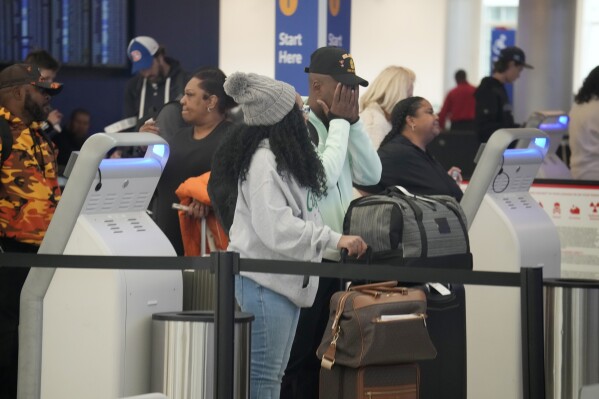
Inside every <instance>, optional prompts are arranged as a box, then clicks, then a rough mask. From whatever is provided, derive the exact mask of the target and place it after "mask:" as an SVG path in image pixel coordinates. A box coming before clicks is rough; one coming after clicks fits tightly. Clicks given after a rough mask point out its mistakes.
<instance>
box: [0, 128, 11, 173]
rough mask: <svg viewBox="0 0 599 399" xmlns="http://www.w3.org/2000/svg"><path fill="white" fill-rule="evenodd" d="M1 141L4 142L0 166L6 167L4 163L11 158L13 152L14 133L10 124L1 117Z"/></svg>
mask: <svg viewBox="0 0 599 399" xmlns="http://www.w3.org/2000/svg"><path fill="white" fill-rule="evenodd" d="M0 141H1V142H2V154H1V155H0V166H2V165H4V162H5V161H6V160H7V159H8V157H9V156H10V153H11V152H12V143H13V138H12V132H11V131H10V126H9V125H8V122H7V121H6V119H4V118H3V117H0Z"/></svg>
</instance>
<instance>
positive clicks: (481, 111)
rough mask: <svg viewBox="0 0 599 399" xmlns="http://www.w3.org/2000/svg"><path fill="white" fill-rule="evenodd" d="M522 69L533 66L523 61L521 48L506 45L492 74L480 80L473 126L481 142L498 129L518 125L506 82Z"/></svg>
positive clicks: (514, 78)
mask: <svg viewBox="0 0 599 399" xmlns="http://www.w3.org/2000/svg"><path fill="white" fill-rule="evenodd" d="M524 68H528V69H533V67H532V66H531V65H529V64H527V63H526V55H525V54H524V51H522V49H521V48H519V47H515V46H512V47H505V48H504V49H502V50H501V52H500V53H499V56H498V58H497V61H495V63H494V64H493V73H492V74H491V76H487V77H486V78H484V79H483V80H481V82H480V85H479V86H478V88H477V89H476V91H475V92H474V97H475V98H476V112H475V116H474V126H475V130H476V133H477V135H478V139H479V141H480V142H481V143H486V142H487V141H488V140H489V138H490V137H491V135H492V134H493V133H494V132H495V131H496V130H498V129H504V128H507V129H509V128H515V127H519V125H518V124H516V123H515V122H514V116H513V115H512V104H511V101H510V99H509V97H508V94H507V91H506V89H505V84H506V83H513V82H515V81H516V80H517V79H518V78H519V77H520V74H521V73H522V71H523V69H524Z"/></svg>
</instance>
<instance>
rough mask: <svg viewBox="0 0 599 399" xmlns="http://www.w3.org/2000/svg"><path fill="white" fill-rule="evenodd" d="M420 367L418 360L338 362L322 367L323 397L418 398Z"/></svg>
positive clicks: (321, 384)
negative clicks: (347, 364)
mask: <svg viewBox="0 0 599 399" xmlns="http://www.w3.org/2000/svg"><path fill="white" fill-rule="evenodd" d="M419 386H420V368H419V366H418V364H416V363H404V364H398V365H391V366H367V367H360V368H357V369H354V368H349V367H343V366H338V365H335V366H333V368H332V369H331V370H327V369H320V384H319V397H320V398H322V399H325V398H326V399H418V397H419Z"/></svg>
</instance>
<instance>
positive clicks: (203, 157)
mask: <svg viewBox="0 0 599 399" xmlns="http://www.w3.org/2000/svg"><path fill="white" fill-rule="evenodd" d="M231 126H232V124H231V122H229V121H223V122H221V123H220V124H219V125H218V126H217V127H215V128H214V130H213V131H212V132H211V133H210V134H209V135H208V136H206V137H204V138H203V139H201V140H196V139H194V138H193V127H192V126H189V127H185V128H183V129H181V130H179V131H178V132H177V133H175V134H174V135H173V136H172V137H170V138H169V140H168V144H169V149H170V153H169V157H168V161H167V163H166V166H165V168H164V171H163V172H162V176H160V180H159V181H158V186H157V187H156V195H155V198H154V204H153V210H154V212H155V215H154V220H155V221H156V224H157V225H158V227H160V229H161V230H162V231H163V232H164V234H165V235H166V236H167V238H168V239H169V240H170V242H171V244H173V247H175V251H177V254H178V255H183V240H182V239H181V227H180V226H179V215H178V213H177V211H175V210H173V209H172V207H171V205H172V204H173V203H179V198H178V197H177V194H175V190H177V188H178V187H179V185H180V184H181V183H183V182H184V181H185V180H187V179H188V178H190V177H196V176H200V175H203V174H204V173H206V172H208V171H210V166H211V164H212V156H213V155H214V153H215V152H216V148H217V147H218V146H219V144H220V142H221V141H222V139H223V137H225V136H226V132H227V130H228V129H229V128H230V127H231Z"/></svg>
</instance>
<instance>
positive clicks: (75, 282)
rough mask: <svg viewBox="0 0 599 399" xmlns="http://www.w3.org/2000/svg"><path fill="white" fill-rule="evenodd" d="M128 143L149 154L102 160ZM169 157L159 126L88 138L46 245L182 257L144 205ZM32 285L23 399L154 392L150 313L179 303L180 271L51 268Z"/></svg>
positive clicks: (25, 305)
mask: <svg viewBox="0 0 599 399" xmlns="http://www.w3.org/2000/svg"><path fill="white" fill-rule="evenodd" d="M124 145H139V146H148V148H147V152H146V155H145V157H144V158H131V159H102V158H103V157H104V155H105V154H106V152H107V151H108V150H110V149H111V148H113V147H116V146H124ZM167 159H168V146H167V145H166V142H165V141H164V140H163V139H161V138H160V137H158V136H156V135H153V134H149V133H145V134H144V133H121V134H112V135H111V134H103V133H98V134H95V135H93V136H92V137H90V138H89V139H88V140H87V141H86V143H85V144H84V146H83V148H82V150H81V152H80V154H79V157H78V159H77V161H76V163H75V166H74V168H73V172H72V173H71V175H70V177H69V180H68V182H67V185H66V187H65V190H64V193H63V197H62V199H61V201H60V203H59V205H58V207H57V210H56V214H55V216H54V218H53V219H52V222H51V224H50V227H49V229H48V232H47V234H46V238H45V239H44V242H43V243H42V247H41V248H40V253H56V254H61V253H63V254H77V255H123V256H136V255H145V256H152V255H156V256H175V251H174V249H173V248H172V245H171V244H170V242H169V241H168V239H167V238H166V236H165V235H164V234H163V233H162V231H161V230H160V229H159V228H158V227H157V226H156V225H155V224H154V222H153V221H152V220H151V219H150V217H149V216H148V215H147V214H146V209H147V207H148V204H149V202H150V199H151V197H152V193H153V192H154V189H155V187H156V184H157V183H158V180H159V178H160V175H161V173H162V170H163V168H164V165H165V163H166V160H167ZM27 285H28V286H27ZM26 288H27V289H25V288H24V295H22V299H21V303H22V305H21V308H22V312H24V313H22V314H23V315H25V316H26V317H25V318H24V321H25V325H24V326H23V327H22V334H21V338H22V341H21V349H22V351H21V353H20V356H21V357H20V358H23V359H26V360H29V361H27V362H25V363H24V364H23V369H21V370H20V373H19V398H38V397H42V398H44V399H64V398H88V399H94V398H97V399H106V398H119V397H125V396H130V395H139V394H145V393H147V392H150V363H151V320H152V314H153V313H156V312H165V311H178V310H181V307H182V274H181V271H178V270H175V271H163V270H112V269H111V270H108V269H107V270H99V269H83V268H81V269H78V268H65V269H44V270H35V272H34V273H32V274H30V275H29V278H28V280H27V283H26ZM39 301H42V302H43V306H39V304H38V302H39ZM32 315H33V318H32V317H31V316H32ZM27 316H29V317H27ZM22 319H23V317H22ZM36 320H39V321H40V322H41V325H39V323H37V322H36ZM40 344H41V345H40ZM38 364H41V368H39V369H35V366H37V365H38ZM20 366H21V364H20ZM28 366H29V368H28ZM36 391H37V392H36Z"/></svg>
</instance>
